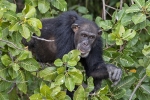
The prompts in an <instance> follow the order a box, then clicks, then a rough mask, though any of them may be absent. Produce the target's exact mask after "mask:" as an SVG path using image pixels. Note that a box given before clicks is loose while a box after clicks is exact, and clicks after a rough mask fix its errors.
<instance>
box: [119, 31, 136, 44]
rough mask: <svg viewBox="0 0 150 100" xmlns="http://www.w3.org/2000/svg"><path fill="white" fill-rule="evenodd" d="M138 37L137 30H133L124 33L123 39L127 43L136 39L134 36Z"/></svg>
mask: <svg viewBox="0 0 150 100" xmlns="http://www.w3.org/2000/svg"><path fill="white" fill-rule="evenodd" d="M135 35H136V31H135V30H133V29H128V30H126V31H125V33H123V36H122V37H123V39H124V40H127V41H129V40H131V39H132V38H134V36H135Z"/></svg>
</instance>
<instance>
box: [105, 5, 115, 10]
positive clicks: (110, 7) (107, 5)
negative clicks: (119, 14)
mask: <svg viewBox="0 0 150 100" xmlns="http://www.w3.org/2000/svg"><path fill="white" fill-rule="evenodd" d="M105 6H106V7H108V8H111V9H113V10H117V9H116V8H114V7H111V6H109V5H106V4H105Z"/></svg>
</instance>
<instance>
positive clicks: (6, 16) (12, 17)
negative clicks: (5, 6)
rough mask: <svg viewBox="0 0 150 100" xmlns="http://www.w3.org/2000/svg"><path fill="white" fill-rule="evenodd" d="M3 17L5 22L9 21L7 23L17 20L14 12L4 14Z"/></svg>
mask: <svg viewBox="0 0 150 100" xmlns="http://www.w3.org/2000/svg"><path fill="white" fill-rule="evenodd" d="M4 17H5V18H7V20H9V21H12V20H17V16H16V14H15V12H13V11H7V12H5V13H4Z"/></svg>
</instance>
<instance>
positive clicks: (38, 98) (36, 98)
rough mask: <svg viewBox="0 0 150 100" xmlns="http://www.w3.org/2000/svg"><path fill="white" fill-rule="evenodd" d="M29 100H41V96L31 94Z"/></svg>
mask: <svg viewBox="0 0 150 100" xmlns="http://www.w3.org/2000/svg"><path fill="white" fill-rule="evenodd" d="M29 98H30V100H42V95H41V94H40V93H37V94H33V95H31V96H30V97H29Z"/></svg>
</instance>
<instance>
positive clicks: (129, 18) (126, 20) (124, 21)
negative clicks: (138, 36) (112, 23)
mask: <svg viewBox="0 0 150 100" xmlns="http://www.w3.org/2000/svg"><path fill="white" fill-rule="evenodd" d="M131 22H132V16H130V15H128V14H126V15H124V16H123V17H122V19H121V24H122V25H123V26H127V25H128V24H130V23H131Z"/></svg>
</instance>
